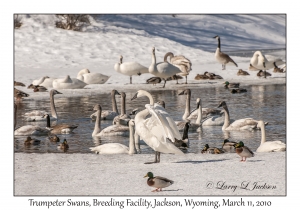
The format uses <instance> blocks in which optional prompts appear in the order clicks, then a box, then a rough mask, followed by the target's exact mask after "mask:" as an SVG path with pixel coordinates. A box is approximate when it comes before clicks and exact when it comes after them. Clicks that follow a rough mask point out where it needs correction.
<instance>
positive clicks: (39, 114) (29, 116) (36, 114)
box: [24, 89, 62, 122]
mask: <svg viewBox="0 0 300 210" xmlns="http://www.w3.org/2000/svg"><path fill="white" fill-rule="evenodd" d="M56 94H62V93H60V92H58V91H57V90H54V89H52V90H51V91H50V108H51V115H52V116H51V117H50V119H51V120H57V119H58V118H57V113H56V108H55V104H54V95H56ZM45 114H47V112H46V111H44V110H33V111H31V112H26V113H25V114H24V117H25V121H27V122H33V121H46V118H43V116H44V115H45Z"/></svg>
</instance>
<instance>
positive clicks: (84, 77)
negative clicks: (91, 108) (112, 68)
mask: <svg viewBox="0 0 300 210" xmlns="http://www.w3.org/2000/svg"><path fill="white" fill-rule="evenodd" d="M109 78H110V76H106V75H104V74H100V73H91V72H90V70H88V69H82V70H80V71H79V72H78V74H77V79H79V80H81V81H83V82H85V83H86V84H89V85H90V84H104V83H105V82H106V81H107V80H108V79H109Z"/></svg>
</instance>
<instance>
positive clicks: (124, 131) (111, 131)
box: [92, 104, 129, 137]
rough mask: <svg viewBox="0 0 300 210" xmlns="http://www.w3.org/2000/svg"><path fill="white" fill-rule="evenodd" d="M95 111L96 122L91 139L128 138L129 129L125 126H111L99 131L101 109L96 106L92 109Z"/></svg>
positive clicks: (98, 105)
mask: <svg viewBox="0 0 300 210" xmlns="http://www.w3.org/2000/svg"><path fill="white" fill-rule="evenodd" d="M93 110H95V111H96V122H95V127H94V131H93V133H92V137H101V136H129V127H128V126H125V125H120V124H119V125H111V126H108V127H106V128H104V129H103V130H101V113H102V107H101V106H100V104H96V105H95V106H94V108H93Z"/></svg>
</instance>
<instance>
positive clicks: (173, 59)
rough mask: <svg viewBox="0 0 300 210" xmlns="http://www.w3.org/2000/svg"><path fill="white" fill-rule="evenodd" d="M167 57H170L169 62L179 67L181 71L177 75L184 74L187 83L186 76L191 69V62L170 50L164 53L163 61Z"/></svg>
mask: <svg viewBox="0 0 300 210" xmlns="http://www.w3.org/2000/svg"><path fill="white" fill-rule="evenodd" d="M168 57H170V63H171V64H173V65H174V66H176V67H177V68H179V69H180V71H181V73H178V74H177V75H180V76H185V84H187V76H188V75H189V73H190V71H191V70H192V62H191V61H190V60H189V59H187V58H186V57H184V56H183V55H176V56H174V54H173V53H172V52H168V53H166V54H165V57H164V62H167V61H168ZM177 83H178V80H177Z"/></svg>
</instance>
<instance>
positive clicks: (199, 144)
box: [14, 85, 286, 153]
mask: <svg viewBox="0 0 300 210" xmlns="http://www.w3.org/2000/svg"><path fill="white" fill-rule="evenodd" d="M243 88H246V89H247V91H248V92H246V93H242V94H231V93H230V92H229V91H228V90H226V89H224V88H222V87H218V88H205V89H202V88H196V89H191V90H192V99H191V109H193V108H195V106H196V98H198V97H201V99H202V106H203V107H217V106H218V104H219V102H220V101H221V100H224V101H226V103H227V105H228V107H229V112H230V117H231V118H232V119H241V118H246V117H252V118H254V119H257V120H264V121H268V122H269V125H268V126H266V137H267V140H280V141H283V142H286V85H265V86H263V85H252V86H243ZM121 91H122V90H119V92H121ZM126 94H127V97H126V103H127V104H126V106H127V107H126V109H127V112H129V111H131V110H133V109H135V108H139V109H140V110H142V109H144V108H145V106H144V105H145V104H147V103H149V101H148V98H146V97H144V98H138V99H135V100H134V101H131V100H130V99H131V98H132V97H133V95H134V94H135V91H132V92H126ZM151 94H152V95H153V97H154V100H155V101H156V100H164V101H165V102H166V110H167V111H168V112H169V114H170V115H171V116H172V117H173V118H174V120H181V117H182V115H183V113H184V108H185V98H186V97H185V96H178V95H177V94H178V91H177V90H156V91H151ZM120 102H121V99H120V98H118V97H117V104H118V109H119V112H120ZM96 103H99V104H100V105H101V106H102V109H103V110H106V109H111V97H110V93H108V94H99V95H96V96H95V95H93V96H85V97H68V98H55V104H56V110H57V112H58V117H59V122H60V123H62V122H64V123H71V124H78V125H79V126H78V128H76V129H75V130H74V133H72V134H64V135H63V134H61V135H58V136H59V138H60V139H61V141H62V140H63V139H64V138H65V139H67V141H68V144H69V146H70V148H69V149H68V150H67V151H66V152H67V153H90V150H89V147H93V146H97V145H100V144H103V143H109V142H118V143H122V144H125V145H127V146H128V139H129V138H128V137H102V139H101V140H100V139H93V138H92V132H93V129H94V122H93V121H92V120H91V119H90V118H89V116H90V115H91V114H92V113H93V112H94V111H93V110H92V109H93V106H94V105H95V104H96ZM17 105H18V111H17V127H18V126H21V125H26V124H38V125H40V126H46V122H31V123H28V122H25V121H24V120H23V117H22V114H24V113H25V112H28V111H31V110H35V109H43V110H46V111H49V112H50V103H49V99H43V100H24V101H22V102H20V103H19V104H17ZM52 123H53V124H54V123H55V121H54V122H52ZM111 123H112V121H102V124H101V128H102V129H103V128H105V127H107V126H109V125H111ZM34 138H36V139H40V140H42V142H41V144H40V145H37V146H29V147H28V146H24V141H25V139H26V137H25V136H24V137H20V136H16V137H15V143H14V149H15V152H26V153H32V152H34V153H56V152H64V151H61V150H60V149H57V145H58V143H53V142H50V141H49V140H48V138H47V136H42V137H41V136H34ZM224 138H229V139H230V140H232V141H243V142H244V143H245V145H247V146H248V147H249V148H250V149H252V150H256V148H257V147H258V146H259V144H260V139H261V133H260V131H230V132H226V133H225V132H223V131H222V129H221V126H204V127H202V130H201V132H196V131H193V132H192V131H190V132H189V139H190V141H191V145H190V148H189V150H188V152H195V153H198V152H200V151H201V150H202V148H203V147H204V145H205V144H209V145H210V146H211V147H212V146H218V147H221V145H222V142H223V140H224ZM143 148H144V149H143V150H142V152H143V153H153V150H152V149H151V148H147V147H146V146H144V147H143Z"/></svg>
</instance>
